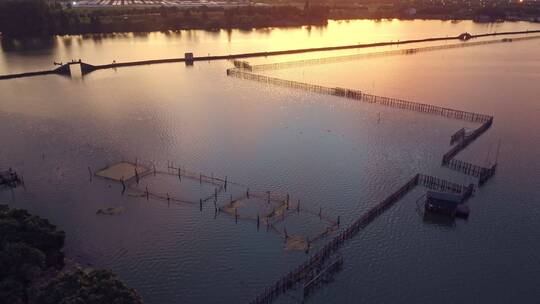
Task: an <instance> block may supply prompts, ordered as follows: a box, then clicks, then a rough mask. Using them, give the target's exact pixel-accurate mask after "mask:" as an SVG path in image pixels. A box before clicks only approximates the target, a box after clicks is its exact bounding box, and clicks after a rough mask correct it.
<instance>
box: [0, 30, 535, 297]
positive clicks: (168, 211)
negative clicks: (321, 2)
mask: <svg viewBox="0 0 540 304" xmlns="http://www.w3.org/2000/svg"><path fill="white" fill-rule="evenodd" d="M533 28H540V26H539V25H538V24H530V23H497V24H475V23H472V22H465V21H463V22H458V23H452V22H441V21H381V22H374V21H350V22H331V23H329V25H328V26H326V27H320V28H319V27H312V28H290V29H267V30H256V31H236V30H235V31H231V32H227V31H220V32H204V31H182V32H180V33H169V34H165V33H149V34H145V35H110V36H99V37H79V36H69V37H55V38H52V39H51V40H50V41H48V42H45V43H43V42H42V41H33V42H25V43H22V42H19V43H12V42H5V41H4V42H3V43H2V45H3V48H2V49H1V50H0V73H2V74H5V73H16V72H22V71H32V70H40V69H49V68H51V67H52V62H53V61H63V62H66V61H69V60H71V59H79V58H82V59H83V60H84V61H86V62H89V63H96V64H98V63H109V62H112V61H113V60H116V61H129V60H142V59H153V58H169V57H183V53H184V52H188V51H192V52H194V53H195V54H196V55H197V54H199V55H203V54H208V53H210V54H228V53H239V52H248V51H266V50H280V49H292V48H305V47H317V46H327V45H342V44H354V43H359V42H360V43H364V42H376V41H387V40H404V39H411V38H422V37H427V36H446V35H457V34H459V33H462V32H470V33H484V32H493V31H507V30H525V29H533ZM38 45H39V46H40V47H37V46H38ZM539 50H540V40H530V41H524V42H516V43H507V44H494V45H488V46H479V47H473V48H463V49H455V50H445V51H439V52H432V53H419V54H416V55H411V56H396V57H384V58H377V59H374V58H373V59H365V60H360V61H352V62H346V63H345V62H344V63H337V64H329V65H320V66H310V67H302V68H296V69H287V70H280V71H272V72H268V73H269V74H272V75H276V76H279V77H282V78H286V79H292V80H300V81H307V82H312V83H318V84H323V85H327V86H339V87H347V88H354V89H359V90H365V91H368V92H374V93H375V94H378V95H384V96H392V97H399V98H405V99H409V100H413V101H418V102H424V103H430V104H437V105H444V106H448V107H453V108H457V109H462V110H467V111H475V112H480V113H486V114H490V115H493V116H494V117H495V121H494V125H493V127H492V128H491V129H490V130H489V131H488V132H487V133H486V134H484V135H483V136H482V137H481V138H480V139H479V140H477V141H476V142H475V143H474V144H473V145H471V146H470V147H469V148H467V150H465V151H464V152H463V153H462V154H460V155H459V156H458V158H459V159H464V160H468V161H473V162H475V163H478V164H482V165H483V164H486V163H489V162H493V161H494V159H495V157H494V155H495V154H496V150H497V145H498V142H499V140H500V141H501V148H500V154H499V156H498V162H499V167H498V171H497V174H496V175H495V177H494V178H493V179H492V180H490V181H489V182H488V183H487V184H486V185H485V186H484V187H482V188H481V189H479V191H477V192H476V194H475V196H474V197H473V198H472V200H471V201H470V207H471V210H472V213H471V216H470V218H469V219H468V220H467V221H457V222H456V223H455V225H450V226H446V225H437V224H430V223H425V222H424V221H423V220H422V218H421V217H420V216H419V215H418V214H417V212H416V210H415V207H416V205H415V201H416V199H417V198H418V197H419V196H420V195H421V194H422V193H421V191H420V189H419V190H418V191H415V192H413V193H411V194H410V195H408V196H407V197H406V198H405V199H403V200H402V201H401V202H399V203H398V204H396V206H394V207H393V208H391V209H390V210H389V211H387V212H386V213H385V214H384V215H382V216H380V217H379V218H378V219H377V220H376V221H375V222H373V223H372V224H371V225H370V226H368V228H366V229H365V230H364V231H362V232H361V233H360V234H358V235H357V236H356V237H355V238H354V239H353V240H352V241H351V242H349V243H348V244H347V245H346V246H345V247H344V248H343V249H342V250H341V253H342V255H343V257H344V259H345V265H344V270H343V271H342V272H341V273H339V274H338V275H337V276H336V277H335V281H334V282H332V283H330V284H327V285H326V286H325V287H324V288H323V289H321V290H319V291H317V292H316V293H315V294H313V296H312V297H310V298H309V299H308V303H329V302H336V303H358V302H375V303H395V302H419V303H424V302H443V303H455V302H468V303H476V302H491V303H508V302H523V303H535V302H537V299H538V297H539V296H540V290H539V289H538V288H537V282H538V281H539V280H540V259H538V251H539V249H540V245H538V244H539V241H540V233H538V231H540V222H539V221H538V218H539V216H540V184H539V182H538V181H539V180H540V161H538V159H537V158H538V156H539V155H540V119H539V118H540V102H539V101H538V94H539V93H540V90H539V89H538V87H537V85H536V84H537V83H540V52H539ZM362 51H363V52H364V51H366V52H367V51H374V50H362ZM352 52H353V53H354V52H357V51H352ZM342 53H344V52H334V53H327V54H323V55H324V56H331V55H334V54H342ZM349 53H351V51H349ZM317 56H321V54H306V55H295V56H280V57H270V58H259V59H256V60H253V62H267V63H270V62H278V61H283V60H291V59H298V58H308V57H317ZM230 66H231V64H230V63H229V62H225V61H219V62H211V63H206V62H197V63H196V64H195V65H194V66H193V67H185V66H184V65H183V64H162V65H152V66H140V67H132V68H121V69H117V70H102V71H97V72H93V73H91V74H88V75H86V76H85V77H84V78H80V77H75V78H66V77H62V76H44V77H36V78H26V79H15V80H9V81H0V92H2V93H1V95H0V96H1V101H0V124H1V127H0V138H1V139H2V145H1V146H0V168H6V167H13V168H14V169H16V170H17V171H18V172H19V173H20V174H22V175H23V176H24V180H25V184H26V189H23V188H18V189H16V190H15V191H13V192H10V191H3V192H0V201H2V202H7V203H9V204H11V205H13V206H16V207H21V208H26V209H29V210H30V211H31V212H34V213H36V214H38V215H40V216H43V217H46V218H49V219H50V220H51V221H52V222H53V223H55V224H57V225H58V226H59V227H60V228H61V229H63V230H65V231H66V232H67V243H66V252H67V256H68V257H70V258H72V259H74V260H75V261H77V262H79V263H81V264H82V265H88V266H91V267H99V268H101V267H106V268H111V269H112V270H113V271H115V272H117V273H118V274H119V276H120V277H121V278H122V279H123V280H125V281H126V282H127V284H128V285H130V286H132V287H134V288H136V289H137V290H138V291H139V293H140V294H141V295H142V297H143V298H144V300H145V302H146V303H151V304H152V303H242V302H247V301H249V300H250V299H251V298H252V297H253V296H254V295H256V294H257V293H259V292H260V291H261V290H262V289H264V287H265V286H267V285H268V284H270V283H272V282H273V281H274V280H275V279H277V278H279V276H280V275H282V274H284V273H286V272H288V271H289V270H290V269H292V267H294V266H296V265H298V264H299V263H301V262H302V261H303V260H304V259H305V258H306V254H305V253H303V252H299V251H287V250H284V242H283V239H282V238H281V237H279V236H278V235H277V234H275V233H272V232H267V231H266V229H259V230H257V227H256V224H255V223H254V222H252V221H242V220H240V221H238V223H235V220H234V218H233V217H230V216H228V215H225V214H219V215H218V216H217V217H215V214H214V207H213V206H212V205H205V206H204V208H203V209H202V211H200V210H199V206H197V205H195V206H193V205H175V204H171V205H170V206H169V205H168V204H167V203H166V202H163V201H159V200H150V201H146V199H140V198H133V197H129V196H125V195H124V196H122V195H121V186H120V185H119V184H118V183H114V182H111V181H106V180H103V179H99V178H96V177H94V178H93V180H92V181H91V182H90V180H89V175H88V167H89V166H90V167H91V168H92V169H93V170H97V169H99V168H102V167H105V166H106V165H110V164H113V163H115V162H118V161H121V160H123V159H125V160H131V161H134V160H135V159H139V160H144V161H147V162H153V163H155V164H156V166H157V167H159V168H165V167H166V166H167V163H169V162H174V163H175V164H181V165H183V166H185V167H186V168H188V169H192V170H193V171H197V172H198V171H201V172H205V173H208V174H210V173H213V174H214V175H216V176H228V178H229V180H232V181H235V182H238V183H241V184H242V185H248V186H249V187H250V188H251V189H259V190H261V191H267V190H268V191H273V192H280V193H290V194H291V197H292V198H293V200H297V199H300V200H301V201H302V204H303V206H305V207H306V209H307V208H309V209H311V210H317V211H318V210H319V208H321V209H322V210H323V213H324V214H325V215H327V216H328V217H332V218H337V216H341V219H342V220H341V221H342V223H343V225H342V227H343V226H346V225H347V224H348V223H350V222H352V221H353V220H354V219H356V218H357V217H358V216H359V215H361V214H362V212H363V211H365V210H367V209H369V208H370V207H371V206H373V205H375V204H376V203H377V202H379V201H380V200H381V199H383V198H385V196H386V195H387V194H388V192H390V191H392V190H394V189H396V188H397V187H399V186H400V185H401V184H403V183H404V181H406V180H407V179H409V178H410V177H411V176H412V175H414V174H415V173H417V172H422V173H426V174H430V175H436V176H440V177H444V178H448V179H451V180H453V181H456V182H459V183H463V184H466V183H468V182H469V181H470V180H471V179H470V178H468V177H467V176H464V175H461V174H457V173H455V172H452V171H450V170H448V169H444V168H442V167H441V166H440V160H441V157H442V154H443V153H444V152H446V151H447V150H448V141H449V136H450V135H451V134H453V133H454V132H455V131H456V130H458V129H459V128H461V127H463V126H465V127H474V125H469V124H464V123H463V122H461V121H455V120H450V119H445V118H440V117H434V116H429V115H423V114H417V113H410V112H402V111H399V110H395V109H388V108H384V107H380V106H376V105H369V104H362V103H357V102H354V101H351V100H346V99H341V98H338V97H333V96H323V95H317V94H310V93H306V92H303V91H297V90H293V89H287V88H281V87H274V86H267V85H264V84H260V83H256V82H251V81H245V80H241V79H236V78H229V77H227V76H226V74H225V69H227V68H229V67H230ZM379 113H380V114H379ZM379 115H380V117H381V121H380V123H378V117H379ZM111 206H114V207H116V206H122V207H125V208H126V212H125V213H124V214H122V215H119V216H109V217H107V216H100V215H96V210H97V209H99V208H103V207H111ZM299 222H300V223H299V224H298V223H297V224H296V226H294V227H289V229H293V228H294V229H298V230H299V231H308V232H312V230H313V229H318V228H319V227H318V226H317V225H320V223H318V218H315V219H313V218H309V219H305V220H304V218H301V219H300V220H299ZM310 229H312V230H310ZM291 232H294V231H291ZM320 244H322V243H319V244H316V246H320ZM299 297H300V294H299V292H298V291H297V292H291V293H290V294H289V296H282V297H281V298H280V299H279V302H283V303H295V302H297V299H298V298H299Z"/></svg>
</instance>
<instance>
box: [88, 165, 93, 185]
mask: <svg viewBox="0 0 540 304" xmlns="http://www.w3.org/2000/svg"><path fill="white" fill-rule="evenodd" d="M88 175H89V176H90V182H92V169H91V168H90V166H88Z"/></svg>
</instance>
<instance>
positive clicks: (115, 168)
mask: <svg viewBox="0 0 540 304" xmlns="http://www.w3.org/2000/svg"><path fill="white" fill-rule="evenodd" d="M149 171H150V169H149V168H147V167H144V166H142V165H139V164H134V163H130V162H120V163H116V164H114V165H111V166H107V167H105V168H104V169H102V170H100V171H98V172H96V175H97V176H99V177H103V178H107V179H111V180H115V181H119V182H121V181H127V180H130V179H132V178H134V177H136V176H137V175H141V174H145V173H147V172H149Z"/></svg>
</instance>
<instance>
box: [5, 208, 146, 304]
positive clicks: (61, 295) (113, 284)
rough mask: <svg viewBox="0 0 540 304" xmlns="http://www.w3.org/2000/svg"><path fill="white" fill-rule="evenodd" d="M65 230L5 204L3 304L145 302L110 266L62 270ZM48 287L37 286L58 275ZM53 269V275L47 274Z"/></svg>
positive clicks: (134, 303) (121, 303)
mask: <svg viewBox="0 0 540 304" xmlns="http://www.w3.org/2000/svg"><path fill="white" fill-rule="evenodd" d="M64 240H65V234H64V232H63V231H58V230H57V229H56V226H54V225H52V224H51V223H49V221H48V220H46V219H42V218H40V217H38V216H35V215H31V214H30V213H28V212H27V211H26V210H21V209H10V208H9V207H8V206H6V205H0V304H27V303H38V304H49V303H50V304H53V303H54V304H79V303H80V304H94V303H95V304H98V303H110V304H132V303H133V304H139V303H142V301H141V299H140V297H139V296H138V295H137V293H136V292H135V291H134V290H133V289H131V288H129V287H127V286H126V285H125V284H124V283H122V282H121V281H120V280H119V279H118V278H117V277H116V276H115V275H114V274H113V273H112V272H110V271H108V270H92V271H88V272H85V271H83V270H81V269H77V270H75V271H73V272H68V273H61V274H60V275H57V276H56V273H57V272H58V270H60V269H61V268H62V267H63V266H64V255H63V253H62V248H63V247H64ZM51 272H52V274H53V276H56V278H54V279H52V280H51V281H50V282H48V283H46V284H45V286H44V287H41V288H37V287H36V286H34V283H35V281H37V280H39V279H40V278H43V277H52V276H51V275H50V274H51ZM45 274H47V275H45Z"/></svg>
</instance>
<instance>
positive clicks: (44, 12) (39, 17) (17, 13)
mask: <svg viewBox="0 0 540 304" xmlns="http://www.w3.org/2000/svg"><path fill="white" fill-rule="evenodd" d="M51 21H52V18H51V13H50V7H49V5H48V4H47V3H46V2H45V1H44V0H7V1H1V2H0V31H2V33H3V35H5V36H41V35H47V34H49V33H50V30H51V29H50V23H51Z"/></svg>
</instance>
